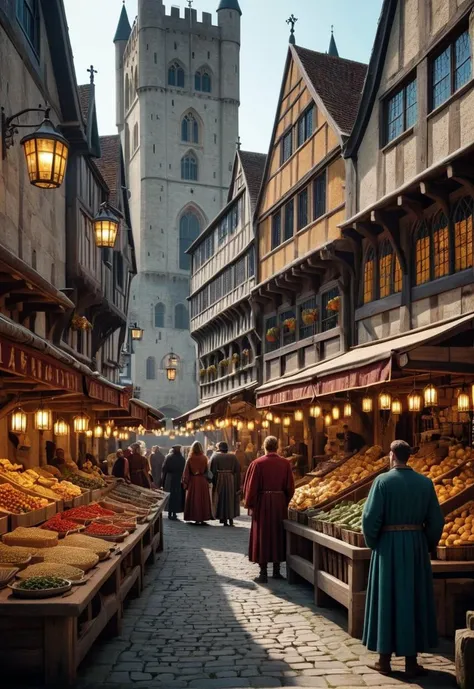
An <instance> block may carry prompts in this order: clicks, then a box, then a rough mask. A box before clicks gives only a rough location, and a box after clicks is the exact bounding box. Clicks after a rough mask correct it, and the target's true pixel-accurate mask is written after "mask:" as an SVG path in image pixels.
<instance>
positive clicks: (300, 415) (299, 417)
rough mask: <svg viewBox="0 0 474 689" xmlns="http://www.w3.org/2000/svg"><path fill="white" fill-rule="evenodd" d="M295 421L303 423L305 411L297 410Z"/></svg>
mask: <svg viewBox="0 0 474 689" xmlns="http://www.w3.org/2000/svg"><path fill="white" fill-rule="evenodd" d="M295 421H303V410H302V409H297V410H296V411H295Z"/></svg>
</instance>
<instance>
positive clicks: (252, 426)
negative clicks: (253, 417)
mask: <svg viewBox="0 0 474 689" xmlns="http://www.w3.org/2000/svg"><path fill="white" fill-rule="evenodd" d="M247 430H249V431H254V430H255V421H249V422H248V423H247Z"/></svg>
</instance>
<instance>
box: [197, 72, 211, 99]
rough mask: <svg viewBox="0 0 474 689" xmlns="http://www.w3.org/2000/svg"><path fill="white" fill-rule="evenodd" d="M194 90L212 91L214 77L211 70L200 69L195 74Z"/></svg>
mask: <svg viewBox="0 0 474 689" xmlns="http://www.w3.org/2000/svg"><path fill="white" fill-rule="evenodd" d="M194 90H195V91H202V92H203V93H211V90H212V79H211V75H210V74H209V72H206V71H205V70H198V71H197V72H196V73H195V74H194Z"/></svg>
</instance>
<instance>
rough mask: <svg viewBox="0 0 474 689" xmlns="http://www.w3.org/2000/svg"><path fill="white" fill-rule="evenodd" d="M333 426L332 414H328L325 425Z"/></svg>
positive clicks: (325, 417)
mask: <svg viewBox="0 0 474 689" xmlns="http://www.w3.org/2000/svg"><path fill="white" fill-rule="evenodd" d="M331 424H332V416H331V414H326V415H325V416H324V425H325V426H330V425H331Z"/></svg>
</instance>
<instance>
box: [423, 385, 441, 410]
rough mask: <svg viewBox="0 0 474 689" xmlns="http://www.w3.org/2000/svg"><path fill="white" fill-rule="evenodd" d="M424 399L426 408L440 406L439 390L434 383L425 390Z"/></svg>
mask: <svg viewBox="0 0 474 689" xmlns="http://www.w3.org/2000/svg"><path fill="white" fill-rule="evenodd" d="M423 397H424V399H425V406H426V407H436V406H437V404H438V390H437V389H436V388H435V386H434V385H433V383H429V385H427V386H426V388H425V389H424V390H423Z"/></svg>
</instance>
